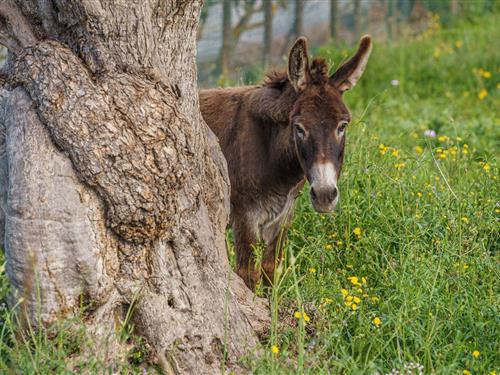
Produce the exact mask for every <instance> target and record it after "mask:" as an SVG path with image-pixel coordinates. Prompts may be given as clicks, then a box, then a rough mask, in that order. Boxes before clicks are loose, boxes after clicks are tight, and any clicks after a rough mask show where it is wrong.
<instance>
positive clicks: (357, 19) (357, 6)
mask: <svg viewBox="0 0 500 375" xmlns="http://www.w3.org/2000/svg"><path fill="white" fill-rule="evenodd" d="M353 18H354V36H355V38H356V39H357V38H359V37H360V36H361V1H360V0H354V10H353Z"/></svg>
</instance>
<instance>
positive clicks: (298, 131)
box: [294, 124, 306, 139]
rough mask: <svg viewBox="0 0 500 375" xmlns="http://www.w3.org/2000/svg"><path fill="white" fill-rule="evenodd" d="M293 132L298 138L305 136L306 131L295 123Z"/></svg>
mask: <svg viewBox="0 0 500 375" xmlns="http://www.w3.org/2000/svg"><path fill="white" fill-rule="evenodd" d="M294 128H295V134H297V137H298V138H300V139H304V138H305V137H306V131H305V130H304V128H303V127H302V126H300V125H298V124H295V126H294Z"/></svg>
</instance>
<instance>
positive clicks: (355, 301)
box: [352, 297, 361, 305]
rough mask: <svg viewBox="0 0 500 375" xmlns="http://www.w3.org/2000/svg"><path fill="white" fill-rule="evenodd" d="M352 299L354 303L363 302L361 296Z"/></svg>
mask: <svg viewBox="0 0 500 375" xmlns="http://www.w3.org/2000/svg"><path fill="white" fill-rule="evenodd" d="M352 301H353V302H354V303H357V304H358V305H359V303H360V302H361V298H359V297H353V299H352Z"/></svg>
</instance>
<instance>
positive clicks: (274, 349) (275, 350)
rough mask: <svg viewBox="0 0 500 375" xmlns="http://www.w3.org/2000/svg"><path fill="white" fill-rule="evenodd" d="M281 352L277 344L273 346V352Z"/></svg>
mask: <svg viewBox="0 0 500 375" xmlns="http://www.w3.org/2000/svg"><path fill="white" fill-rule="evenodd" d="M279 352H280V348H278V347H277V346H276V345H273V346H271V353H273V354H278V353H279Z"/></svg>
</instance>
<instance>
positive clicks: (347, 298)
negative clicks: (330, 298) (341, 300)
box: [345, 296, 354, 302]
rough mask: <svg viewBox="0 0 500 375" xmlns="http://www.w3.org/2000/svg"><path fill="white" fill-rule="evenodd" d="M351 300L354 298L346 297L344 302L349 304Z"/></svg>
mask: <svg viewBox="0 0 500 375" xmlns="http://www.w3.org/2000/svg"><path fill="white" fill-rule="evenodd" d="M353 299H354V297H353V296H347V297H346V298H345V300H346V301H347V302H351V301H352V300H353Z"/></svg>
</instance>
